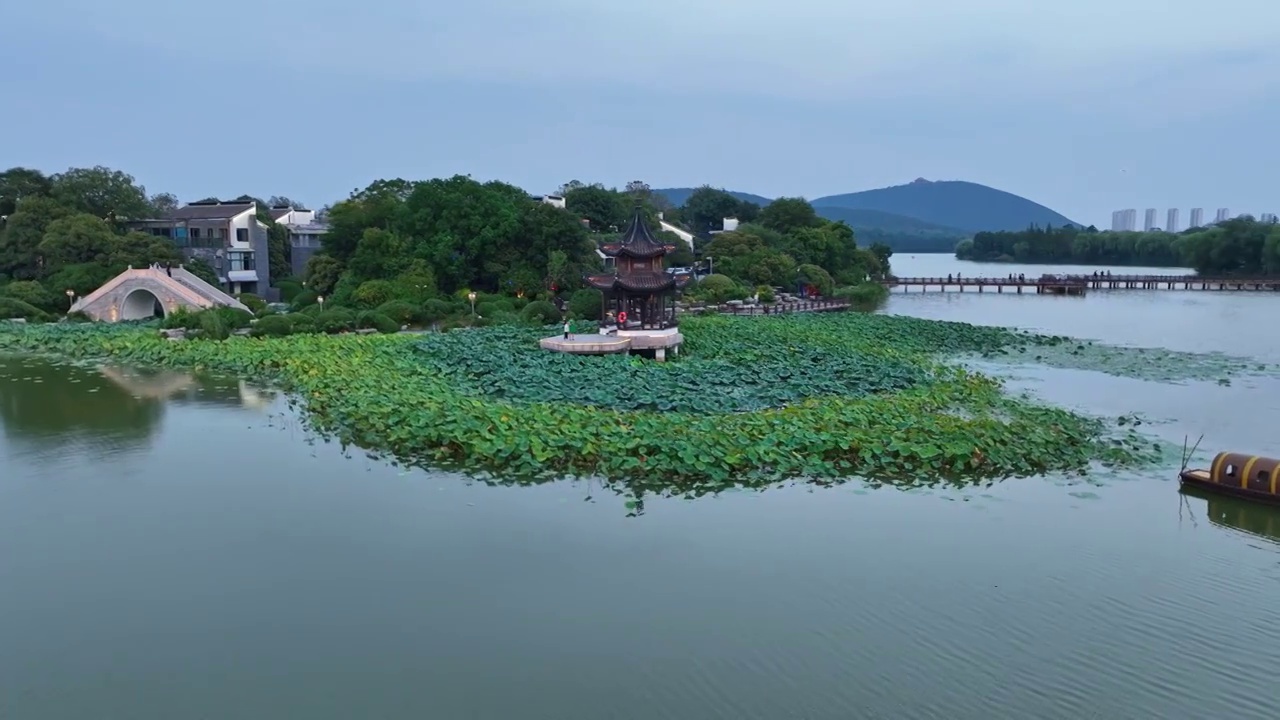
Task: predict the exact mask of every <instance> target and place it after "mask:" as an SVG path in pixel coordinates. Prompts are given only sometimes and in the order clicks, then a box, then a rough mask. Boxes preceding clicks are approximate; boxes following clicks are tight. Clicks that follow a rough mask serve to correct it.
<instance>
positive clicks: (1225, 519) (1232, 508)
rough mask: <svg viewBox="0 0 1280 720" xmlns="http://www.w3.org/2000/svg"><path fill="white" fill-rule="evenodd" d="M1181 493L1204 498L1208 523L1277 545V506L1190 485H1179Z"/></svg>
mask: <svg viewBox="0 0 1280 720" xmlns="http://www.w3.org/2000/svg"><path fill="white" fill-rule="evenodd" d="M1182 494H1183V495H1188V496H1190V497H1194V498H1200V499H1202V500H1204V501H1205V502H1206V506H1205V515H1206V516H1207V517H1208V518H1209V522H1210V523H1212V524H1214V525H1216V526H1218V527H1221V528H1227V529H1229V530H1234V531H1236V532H1240V533H1244V534H1246V535H1252V536H1253V537H1257V538H1261V539H1263V540H1266V541H1268V542H1272V543H1275V544H1277V545H1280V507H1275V506H1271V505H1264V504H1262V503H1258V502H1251V501H1248V500H1241V499H1240V498H1234V497H1228V496H1226V495H1219V494H1217V493H1212V492H1207V491H1205V490H1200V489H1198V488H1192V487H1184V488H1182Z"/></svg>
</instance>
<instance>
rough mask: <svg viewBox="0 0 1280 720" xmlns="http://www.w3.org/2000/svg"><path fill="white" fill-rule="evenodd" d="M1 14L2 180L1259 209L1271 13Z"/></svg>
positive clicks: (666, 8)
mask: <svg viewBox="0 0 1280 720" xmlns="http://www.w3.org/2000/svg"><path fill="white" fill-rule="evenodd" d="M10 5H11V7H6V9H5V11H4V13H3V17H2V18H0V68H4V69H3V70H2V71H0V168H3V167H10V166H27V167H36V168H39V169H42V170H45V171H46V172H58V171H61V170H65V169H67V168H68V167H84V166H92V165H107V166H110V167H112V168H117V169H121V170H124V171H126V172H128V173H130V174H132V175H133V176H135V177H136V178H137V179H138V181H139V182H140V183H141V184H143V185H145V186H146V188H147V190H148V191H149V192H152V193H157V192H172V193H174V194H176V195H177V196H178V197H179V198H180V199H182V200H184V201H189V200H197V199H200V198H204V197H208V196H223V197H230V196H235V195H240V194H243V193H248V194H252V195H256V196H259V197H267V196H270V195H284V196H288V197H290V198H293V199H294V200H299V201H302V202H304V203H306V204H308V205H309V206H313V207H318V206H321V205H324V204H326V203H331V202H335V201H337V200H340V199H342V198H344V197H346V196H347V195H348V194H349V193H350V192H352V191H353V190H355V189H358V188H361V187H364V186H365V185H367V184H369V183H370V182H372V181H374V180H376V179H379V178H389V177H402V178H406V179H428V178H433V177H447V176H451V175H455V174H468V175H471V176H473V177H475V178H477V179H480V180H503V181H506V182H510V183H513V184H515V185H519V186H521V187H523V188H525V189H527V190H529V191H530V192H533V193H545V192H554V191H555V190H556V188H558V187H559V186H560V185H562V184H564V183H565V182H568V181H569V180H581V181H584V182H601V183H604V184H606V185H611V186H615V185H616V186H621V185H623V184H625V183H626V182H628V181H630V180H642V181H644V182H647V183H649V185H650V186H652V187H690V186H697V185H703V184H710V185H712V186H716V187H724V188H728V189H731V190H742V191H746V192H753V193H757V194H760V195H764V196H766V197H777V196H781V195H787V196H796V195H800V196H804V197H808V198H815V197H819V196H822V195H829V194H835V193H844V192H854V191H858V190H866V189H871V188H876V187H884V186H888V185H897V184H902V183H905V182H910V181H912V180H914V179H916V178H918V177H923V178H926V179H930V180H968V181H972V182H978V183H983V184H986V185H991V186H993V187H996V188H999V189H1002V190H1007V191H1009V192H1013V193H1016V194H1019V195H1022V196H1024V197H1027V198H1029V199H1032V200H1035V201H1036V202H1040V203H1042V204H1045V205H1047V206H1049V207H1051V208H1053V209H1055V210H1057V211H1059V212H1061V213H1063V214H1064V215H1066V216H1068V217H1069V218H1071V219H1072V220H1075V221H1077V222H1083V223H1085V224H1089V223H1095V224H1098V225H1099V226H1102V227H1106V226H1109V224H1110V217H1111V215H1110V214H1111V211H1112V210H1115V209H1120V208H1138V209H1142V208H1146V207H1156V208H1159V209H1160V218H1161V221H1162V222H1163V218H1164V209H1165V208H1169V207H1179V208H1183V218H1186V216H1187V208H1190V207H1204V208H1206V212H1207V214H1208V215H1210V216H1212V213H1213V209H1215V208H1218V207H1228V208H1230V209H1231V210H1232V211H1233V213H1244V212H1248V213H1251V214H1255V215H1257V214H1260V213H1262V212H1280V183H1277V182H1276V179H1277V174H1276V168H1278V167H1280V143H1278V142H1276V140H1275V139H1276V137H1277V132H1278V131H1277V130H1276V129H1275V128H1276V125H1275V120H1276V119H1277V118H1280V42H1277V40H1276V28H1277V27H1280V3H1277V2H1276V0H1215V1H1214V2H1212V3H1209V2H1205V0H1119V1H1117V0H1105V1H1104V0H1072V2H1061V1H1058V2H1053V1H1052V0H966V1H965V2H963V3H959V2H955V0H894V1H893V2H887V1H881V2H876V3H868V2H864V1H863V0H788V1H787V2H765V0H645V1H643V2H617V1H607V0H540V1H539V2H527V1H516V0H465V1H461V2H455V3H448V4H445V3H442V2H440V1H439V0H425V1H424V0H419V1H418V2H410V1H409V0H362V2H358V3H357V2H351V0H346V1H344V2H337V1H336V0H307V1H306V2H304V1H303V0H255V1H254V2H249V1H248V0H220V2H218V3H216V4H214V5H209V4H208V3H194V2H175V1H174V0H114V2H109V3H108V2H101V0H96V1H90V0H42V2H39V3H10ZM1184 222H1185V220H1184Z"/></svg>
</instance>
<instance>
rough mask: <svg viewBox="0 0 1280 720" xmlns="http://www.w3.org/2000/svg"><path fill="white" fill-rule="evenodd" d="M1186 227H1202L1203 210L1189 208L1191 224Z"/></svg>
mask: <svg viewBox="0 0 1280 720" xmlns="http://www.w3.org/2000/svg"><path fill="white" fill-rule="evenodd" d="M1187 227H1204V208H1191V224H1190V225H1188V226H1187Z"/></svg>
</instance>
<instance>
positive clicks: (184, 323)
mask: <svg viewBox="0 0 1280 720" xmlns="http://www.w3.org/2000/svg"><path fill="white" fill-rule="evenodd" d="M160 327H162V328H165V329H167V330H177V329H178V328H182V329H184V330H196V329H198V328H199V327H200V316H199V314H197V313H193V312H191V311H190V310H188V309H186V308H185V307H180V308H178V309H177V310H174V311H173V312H171V313H169V314H168V315H165V316H164V320H163V321H161V323H160Z"/></svg>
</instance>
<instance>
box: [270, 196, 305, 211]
mask: <svg viewBox="0 0 1280 720" xmlns="http://www.w3.org/2000/svg"><path fill="white" fill-rule="evenodd" d="M267 205H268V206H269V207H273V208H279V207H287V208H293V209H294V210H306V209H307V206H306V205H303V204H302V203H300V202H298V201H296V200H290V199H289V198H287V197H285V196H284V195H272V196H271V198H270V199H269V200H267Z"/></svg>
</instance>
